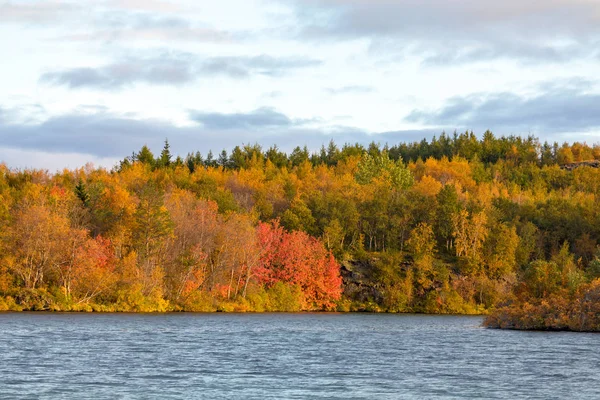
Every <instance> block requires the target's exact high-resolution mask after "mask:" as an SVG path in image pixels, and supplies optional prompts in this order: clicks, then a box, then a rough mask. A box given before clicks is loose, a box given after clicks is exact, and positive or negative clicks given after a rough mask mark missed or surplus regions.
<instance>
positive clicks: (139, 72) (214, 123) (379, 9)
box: [0, 0, 600, 171]
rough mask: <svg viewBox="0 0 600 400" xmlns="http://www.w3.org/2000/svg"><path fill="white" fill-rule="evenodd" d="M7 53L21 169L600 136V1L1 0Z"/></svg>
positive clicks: (2, 71) (9, 116)
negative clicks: (142, 156) (253, 149)
mask: <svg viewBox="0 0 600 400" xmlns="http://www.w3.org/2000/svg"><path fill="white" fill-rule="evenodd" d="M0 52H1V54H2V57H1V58H0V88H1V89H0V162H5V163H6V164H7V165H8V166H9V167H11V168H44V169H48V170H51V171H53V170H59V169H61V168H64V167H68V168H77V167H80V166H83V165H84V164H86V163H88V162H92V163H93V164H94V165H96V166H104V167H108V168H110V167H112V166H114V165H115V164H116V163H117V162H118V160H120V159H123V158H124V157H126V156H128V155H131V154H132V152H134V151H138V150H139V149H140V148H141V147H142V146H143V145H145V144H146V145H148V146H149V147H150V148H151V149H152V150H153V151H154V152H155V153H159V152H160V150H161V149H162V147H163V144H164V141H165V139H168V141H169V143H170V145H171V150H172V152H173V153H175V154H180V155H182V156H185V154H187V153H188V152H195V151H200V152H202V153H203V154H206V153H207V152H208V151H209V150H211V149H212V150H213V152H214V153H215V154H217V153H219V152H220V151H221V150H222V149H226V150H228V151H230V150H231V149H232V148H233V147H234V146H236V145H242V144H254V143H258V144H260V145H262V146H263V147H265V148H267V147H269V146H271V145H273V144H276V145H278V147H279V148H280V149H282V150H285V151H291V150H292V149H293V147H295V146H304V145H306V146H308V147H309V149H311V150H317V149H319V148H320V147H321V145H323V144H325V145H326V144H327V143H328V142H329V141H330V140H331V139H334V140H335V141H336V142H337V143H339V144H340V145H341V144H343V143H355V142H359V143H363V144H368V143H370V142H372V141H375V142H378V143H381V144H384V143H389V144H390V145H393V144H396V143H398V142H402V141H415V140H421V139H423V138H431V137H432V136H433V135H439V134H440V133H441V132H442V131H445V132H447V133H452V132H454V131H455V130H457V131H459V132H460V131H465V130H467V129H468V130H473V131H474V132H475V133H476V134H478V135H481V134H482V133H483V132H484V131H485V130H487V129H489V130H491V131H492V132H494V133H495V134H496V135H498V136H501V135H523V136H527V135H530V134H531V135H535V136H537V137H539V138H540V139H541V140H548V141H559V142H563V141H567V142H574V141H580V142H584V141H585V142H587V143H588V144H595V143H600V84H599V74H598V71H600V1H599V0H545V1H538V0H503V1H497V0H495V1H489V0H479V1H475V0H452V1H449V0H219V1H212V0H196V1H186V0H181V1H166V0H102V1H100V0H98V1H95V0H86V1H54V0H48V1H36V0H11V1H5V0H0Z"/></svg>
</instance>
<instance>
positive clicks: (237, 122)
mask: <svg viewBox="0 0 600 400" xmlns="http://www.w3.org/2000/svg"><path fill="white" fill-rule="evenodd" d="M190 118H191V119H192V120H194V121H196V122H199V123H200V124H202V126H203V127H204V128H206V129H224V130H229V129H254V128H265V127H286V126H291V125H292V124H293V122H292V120H291V119H290V118H289V117H288V116H287V115H285V114H282V113H280V112H277V111H275V110H274V109H272V108H266V107H264V108H259V109H257V110H254V111H252V112H249V113H233V114H221V113H204V112H198V111H192V112H191V113H190Z"/></svg>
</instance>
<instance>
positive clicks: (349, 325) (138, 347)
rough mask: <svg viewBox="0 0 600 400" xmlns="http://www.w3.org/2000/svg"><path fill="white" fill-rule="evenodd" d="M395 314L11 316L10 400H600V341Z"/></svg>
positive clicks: (3, 370)
mask: <svg viewBox="0 0 600 400" xmlns="http://www.w3.org/2000/svg"><path fill="white" fill-rule="evenodd" d="M481 321H482V318H481V317H456V316H422V315H387V314H46V313H14V314H12V313H8V314H0V398H2V399H4V398H7V399H20V398H22V399H34V398H35V399H38V398H39V399H180V398H206V399H236V398H240V399H312V398H315V399H455V398H456V399H458V398H485V399H493V398H534V399H554V398H555V399H564V398H589V399H593V398H600V352H599V351H598V346H597V345H598V341H599V340H600V335H596V334H590V333H568V332H518V331H501V330H489V329H483V328H481V327H480V324H481Z"/></svg>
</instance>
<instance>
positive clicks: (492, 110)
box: [405, 80, 600, 135]
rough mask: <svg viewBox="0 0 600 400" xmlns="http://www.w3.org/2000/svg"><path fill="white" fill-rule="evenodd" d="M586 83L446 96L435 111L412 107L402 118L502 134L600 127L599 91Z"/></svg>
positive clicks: (556, 131)
mask: <svg viewBox="0 0 600 400" xmlns="http://www.w3.org/2000/svg"><path fill="white" fill-rule="evenodd" d="M589 87H590V86H589V83H588V84H587V85H586V84H585V81H582V80H573V81H568V82H563V83H562V84H560V83H557V82H555V83H548V84H547V85H545V90H544V91H542V92H537V93H536V94H533V95H530V96H524V95H518V94H515V93H510V92H500V93H476V94H471V95H467V96H457V97H453V98H451V99H449V100H448V101H447V102H446V104H445V105H444V106H443V107H441V108H440V109H437V110H413V111H412V112H411V113H410V114H409V115H408V116H407V117H406V118H405V120H406V121H408V122H414V123H422V124H426V125H429V126H437V127H440V128H446V129H447V128H449V129H454V128H459V129H460V128H468V129H475V130H480V131H482V130H485V129H491V130H493V131H495V132H498V133H501V134H508V133H528V132H531V133H533V134H536V135H540V134H557V133H570V132H591V131H596V132H598V131H599V130H600V113H598V104H600V94H597V93H593V92H587V91H586V90H587V88H589Z"/></svg>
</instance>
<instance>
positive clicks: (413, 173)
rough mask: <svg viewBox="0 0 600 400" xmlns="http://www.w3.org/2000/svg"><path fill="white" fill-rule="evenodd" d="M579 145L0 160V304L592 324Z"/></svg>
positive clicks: (594, 259) (594, 271)
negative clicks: (26, 163)
mask: <svg viewBox="0 0 600 400" xmlns="http://www.w3.org/2000/svg"><path fill="white" fill-rule="evenodd" d="M597 160H600V146H599V145H597V144H596V145H593V146H590V145H587V144H585V143H572V144H568V143H564V144H561V145H559V144H558V143H553V144H549V143H540V142H539V140H538V139H536V138H534V137H527V138H522V137H518V136H509V137H496V136H494V134H492V133H491V132H489V131H488V132H485V133H484V134H483V135H482V137H481V138H477V137H476V136H475V134H474V133H473V132H465V133H462V134H454V135H446V134H442V135H440V136H439V137H434V138H433V139H432V140H429V141H428V140H423V141H421V142H415V143H400V144H396V145H393V146H388V145H385V146H381V145H378V144H376V143H372V144H370V145H369V146H362V145H360V144H344V145H343V146H341V147H338V145H336V144H335V143H333V142H330V143H329V145H328V146H323V147H322V148H321V150H320V151H317V152H314V153H311V152H310V151H309V150H308V149H307V148H300V147H297V148H295V149H294V150H293V151H292V152H290V153H289V154H288V153H285V152H283V151H280V150H279V149H278V148H277V147H276V146H273V147H271V148H269V149H266V150H265V149H263V148H262V147H261V146H259V145H256V144H255V145H243V146H238V147H236V148H234V149H233V150H232V151H231V152H230V153H227V151H225V150H223V151H222V152H221V153H220V154H219V155H218V156H217V157H215V156H214V155H213V153H212V152H209V153H208V154H206V155H202V154H200V153H199V152H191V153H189V154H188V155H187V156H186V157H174V156H173V155H172V154H171V152H170V148H169V144H168V142H165V147H164V148H163V150H162V152H161V153H160V154H158V155H154V154H153V153H152V151H151V150H150V149H149V148H148V147H146V146H144V147H143V148H142V149H140V150H139V151H138V152H135V153H133V154H132V155H131V156H130V157H127V158H125V159H124V160H123V161H122V162H120V163H119V165H118V166H116V167H115V168H114V169H112V170H110V171H109V170H106V169H103V168H94V167H91V166H88V167H85V168H81V169H76V170H64V171H61V172H58V173H54V174H51V173H48V172H47V171H42V170H14V169H11V168H10V166H7V165H0V309H11V310H20V309H26V310H29V309H31V310H37V309H49V310H97V311H167V310H187V311H215V310H223V311H300V310H340V311H349V310H366V311H389V312H427V313H490V312H491V313H492V314H491V316H490V317H489V318H488V323H489V325H490V326H499V327H512V328H538V329H554V328H560V329H576V330H594V329H598V327H599V325H598V321H597V317H595V315H596V314H597V312H596V311H597V310H596V308H595V307H597V306H596V302H594V301H593V299H595V298H596V297H598V296H600V295H598V293H600V291H599V289H598V287H600V283H599V281H598V278H600V251H599V250H598V243H599V239H600V207H599V206H598V205H599V204H600V168H598V166H599V164H600V163H598V162H596V161H597ZM342 278H343V279H342ZM594 296H596V297H594ZM598 298H600V297H598Z"/></svg>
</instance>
